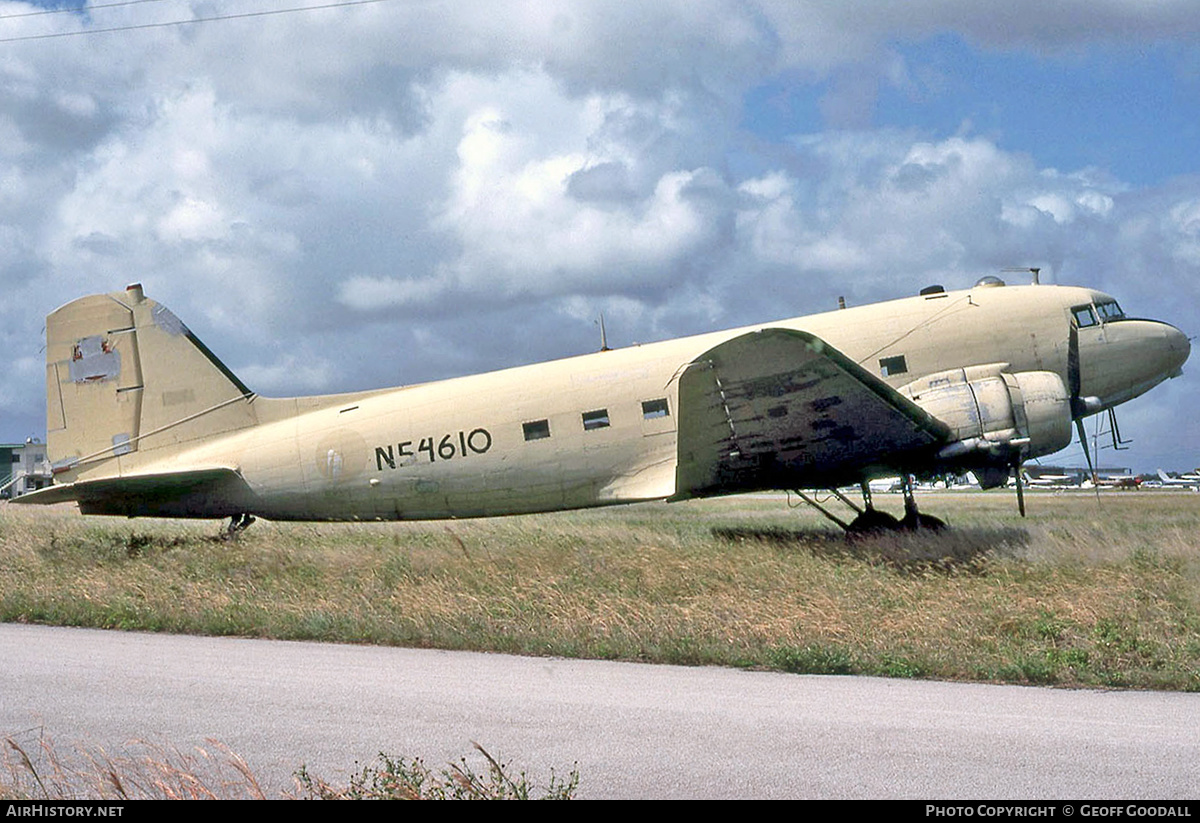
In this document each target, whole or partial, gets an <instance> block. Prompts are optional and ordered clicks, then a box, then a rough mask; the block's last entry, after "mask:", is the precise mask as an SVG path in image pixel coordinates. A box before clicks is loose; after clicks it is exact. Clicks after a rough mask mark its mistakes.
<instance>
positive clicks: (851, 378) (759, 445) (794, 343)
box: [676, 328, 949, 497]
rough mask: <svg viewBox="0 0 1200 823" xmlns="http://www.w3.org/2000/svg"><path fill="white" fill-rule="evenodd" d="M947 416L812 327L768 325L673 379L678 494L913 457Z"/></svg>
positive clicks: (837, 476)
mask: <svg viewBox="0 0 1200 823" xmlns="http://www.w3.org/2000/svg"><path fill="white" fill-rule="evenodd" d="M948 436H949V431H948V429H947V428H946V426H945V425H944V424H943V423H941V422H940V421H938V420H937V419H936V418H934V417H932V416H931V415H930V414H928V413H927V412H925V411H924V410H922V409H921V408H920V407H919V406H917V405H916V404H915V403H913V402H912V401H911V400H908V399H907V398H905V397H903V396H902V395H900V394H899V393H897V392H896V391H895V390H893V389H892V388H891V387H889V386H888V385H887V384H886V383H884V382H883V381H882V380H880V379H879V378H877V377H875V376H874V375H872V374H871V373H869V372H867V371H866V370H865V369H863V368H862V367H861V366H859V365H858V364H856V363H854V362H853V361H852V360H850V359H849V358H848V357H846V356H845V355H843V354H842V353H841V352H839V351H837V350H836V349H834V348H832V347H831V346H829V345H828V344H827V343H825V342H824V341H823V340H821V339H820V338H819V337H816V336H814V335H812V334H808V333H807V332H801V331H795V330H792V329H779V328H768V329H763V330H760V331H756V332H750V333H748V334H744V335H741V336H739V337H736V338H734V339H732V340H728V341H726V342H724V343H722V344H721V345H719V346H716V347H714V348H712V349H710V350H709V351H707V352H705V353H704V354H703V355H701V356H700V357H698V358H696V359H695V360H694V361H692V363H691V364H689V365H688V367H687V368H686V369H685V371H684V372H683V374H682V375H681V377H680V381H679V466H678V475H677V486H676V488H677V493H676V496H677V497H689V496H700V495H705V494H720V493H724V492H740V491H752V490H765V489H784V488H831V487H835V486H839V485H846V484H849V483H852V482H858V481H859V480H861V479H863V478H864V477H867V476H868V475H871V474H874V473H876V470H883V469H885V468H888V469H897V468H900V467H902V466H903V465H905V464H906V463H911V462H912V461H913V460H915V459H919V456H920V455H921V454H922V453H924V452H927V451H928V450H929V449H930V448H931V447H933V446H937V445H940V444H941V443H944V442H945V441H946V439H947V437H948Z"/></svg>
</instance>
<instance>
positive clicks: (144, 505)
mask: <svg viewBox="0 0 1200 823" xmlns="http://www.w3.org/2000/svg"><path fill="white" fill-rule="evenodd" d="M254 500H255V495H254V493H253V491H251V489H250V486H249V485H248V484H247V483H246V481H245V480H244V479H243V478H242V476H241V475H240V474H238V473H237V471H235V470H234V469H231V468H226V467H215V468H203V469H190V470H187V471H179V472H166V473H159V474H139V475H125V476H122V477H105V478H100V479H97V480H78V481H76V482H74V483H67V484H65V485H62V486H50V487H49V488H45V489H42V490H40V491H36V492H32V493H31V494H24V495H21V496H20V497H17V498H14V499H13V501H12V502H13V503H64V502H67V501H78V503H79V510H80V512H82V513H83V514H112V515H121V516H126V517H213V518H216V517H231V516H233V515H234V514H240V513H242V512H246V511H251V510H253V509H254V508H255V505H254Z"/></svg>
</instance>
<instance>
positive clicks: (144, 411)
mask: <svg viewBox="0 0 1200 823" xmlns="http://www.w3.org/2000/svg"><path fill="white" fill-rule="evenodd" d="M254 396H255V395H254V393H253V392H251V391H250V390H249V389H248V388H247V387H246V386H245V384H243V383H242V382H241V381H240V380H238V378H237V377H236V376H235V375H234V374H233V373H232V372H230V371H229V369H228V368H226V367H225V365H224V364H223V363H221V361H220V360H218V359H217V358H216V357H215V356H214V355H213V354H212V352H211V351H209V350H208V348H207V347H206V346H205V345H204V344H203V343H201V342H200V340H199V339H197V338H196V337H195V335H193V334H192V333H191V331H189V330H188V328H187V326H185V325H184V324H183V323H182V322H181V321H180V320H179V318H177V317H176V316H175V315H174V314H173V313H172V312H171V311H170V310H169V309H168V308H167V307H166V306H163V305H162V304H160V303H158V302H156V301H154V300H150V299H148V298H146V297H145V295H144V294H143V292H142V287H141V286H140V285H138V284H135V285H132V286H129V287H128V288H127V289H125V291H123V292H114V293H110V294H98V295H92V296H90V297H82V298H80V299H78V300H74V301H72V302H70V303H68V304H66V305H65V306H62V307H61V308H59V309H56V310H55V311H54V312H52V313H51V314H49V315H48V316H47V317H46V440H47V451H48V453H49V456H50V459H51V461H52V463H53V465H54V469H55V474H56V475H61V474H63V473H66V474H67V475H68V476H67V477H60V478H57V479H58V482H63V481H70V480H74V479H77V478H80V477H98V476H109V475H117V474H122V473H124V471H125V470H127V469H129V468H132V467H133V466H134V465H138V464H144V463H145V462H146V461H147V460H149V459H157V458H160V457H165V456H169V453H170V450H171V449H174V448H177V447H179V446H180V445H181V444H184V443H190V442H192V441H196V440H200V439H203V438H205V437H208V436H210V435H214V434H219V433H222V432H228V431H233V430H235V429H240V428H244V427H246V426H252V425H254V424H255V422H256V415H255V412H254V406H253V404H252V403H251V402H250V401H251V400H253V398H254ZM114 459H115V463H114V462H111V461H114Z"/></svg>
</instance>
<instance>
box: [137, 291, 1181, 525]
mask: <svg viewBox="0 0 1200 823" xmlns="http://www.w3.org/2000/svg"><path fill="white" fill-rule="evenodd" d="M1106 300H1107V301H1111V298H1108V297H1107V296H1106V295H1103V294H1101V293H1100V292H1096V291H1093V290H1090V289H1084V288H1074V287H1060V286H1018V287H1013V286H1002V287H997V286H992V287H976V288H975V289H972V290H968V291H956V292H941V293H937V294H932V295H926V296H919V297H912V298H907V299H901V300H895V301H891V302H886V303H880V304H874V305H869V306H863V307H858V308H849V309H845V310H839V311H831V312H826V313H823V314H816V315H810V316H807V317H799V318H794V319H790V320H784V321H779V322H776V323H769V324H762V325H760V326H753V327H746V328H742V329H734V330H730V331H723V332H714V333H710V334H703V335H698V336H694V337H687V338H681V339H676V340H668V341H664V342H661V343H654V344H647V345H640V346H631V347H628V348H622V349H616V350H612V351H605V352H598V353H594V354H588V355H583V356H579V357H572V358H568V359H564V360H557V361H552V362H548V363H539V364H535V365H529V366H522V367H518V368H512V369H506V370H503V371H498V372H491V373H487V374H481V375H475V376H470V377H460V378H455V379H451V380H444V381H439V382H435V383H426V384H420V385H414V386H408V387H402V388H396V389H387V390H380V391H373V392H365V393H360V394H350V395H339V396H328V397H321V398H297V399H271V398H262V397H255V398H253V399H252V400H251V401H250V402H251V406H252V408H253V411H254V416H255V418H256V420H257V425H253V426H248V427H244V428H241V429H239V430H237V431H232V432H228V433H223V434H219V435H212V436H207V437H204V438H201V439H198V440H196V441H193V442H191V443H182V444H175V445H174V446H173V447H172V448H170V449H166V448H154V444H153V443H152V442H150V441H149V440H147V442H146V443H145V444H144V445H143V447H142V448H141V449H139V450H137V451H135V452H133V453H131V454H127V455H124V456H121V457H118V458H117V459H118V460H119V461H122V463H123V466H122V469H121V471H122V473H123V474H125V473H155V472H162V473H167V472H172V471H180V470H183V469H187V468H189V467H195V466H230V467H234V468H236V469H237V470H238V472H239V473H240V474H241V475H242V477H243V478H244V479H245V481H246V482H247V484H248V485H249V487H250V488H251V489H252V490H253V491H254V493H255V495H256V496H257V499H256V500H255V502H254V504H253V506H252V507H250V506H247V508H252V510H253V512H254V513H255V514H260V515H263V516H266V517H269V518H277V519H293V518H294V519H375V518H382V519H425V518H444V517H472V516H487V515H497V514H515V513H524V512H534V511H546V510H554V509H563V508H576V507H586V506H596V505H605V504H611V503H619V502H631V501H635V500H649V499H658V498H667V497H672V496H674V495H676V494H677V490H676V487H675V457H676V447H677V444H676V423H677V415H678V402H677V401H678V377H679V374H680V372H681V371H682V370H683V369H684V368H685V367H686V366H687V364H689V363H690V362H691V361H692V360H693V359H694V358H696V357H697V356H699V355H700V354H702V353H703V352H705V351H707V350H708V349H711V348H712V347H714V346H716V345H718V344H720V343H722V342H724V341H726V340H729V339H732V338H734V337H736V336H738V335H739V334H744V333H746V332H747V331H752V330H754V329H761V328H786V329H798V330H803V331H806V332H809V333H811V334H814V335H816V336H818V337H820V338H822V339H823V340H824V341H826V342H827V343H829V344H830V345H832V346H833V347H835V348H836V349H838V350H840V351H841V352H842V353H843V354H845V355H847V356H848V357H849V358H850V359H851V360H853V361H855V362H856V363H858V364H859V365H860V366H862V367H863V368H864V369H866V370H867V371H870V372H872V373H874V374H876V375H880V377H881V378H882V379H883V380H884V381H885V382H886V383H887V384H888V385H890V386H891V387H893V388H899V387H901V386H903V385H905V384H907V383H909V382H910V381H913V380H915V379H918V378H920V377H923V376H926V375H929V374H932V373H936V372H941V371H945V370H949V369H954V368H959V367H966V366H972V365H980V364H991V363H1007V364H1009V369H1008V370H1011V371H1012V372H1023V371H1049V372H1054V373H1056V374H1058V375H1060V376H1061V377H1062V378H1063V380H1064V381H1066V380H1067V379H1068V374H1067V373H1068V338H1069V332H1070V329H1071V326H1072V309H1073V308H1076V307H1079V306H1081V305H1089V304H1094V303H1100V302H1103V301H1106ZM1078 347H1079V370H1080V375H1079V385H1080V388H1081V391H1080V395H1081V396H1087V397H1091V398H1094V399H1095V402H1094V403H1093V408H1092V409H1091V410H1090V411H1095V410H1098V409H1099V408H1107V407H1110V406H1113V405H1115V404H1117V403H1121V402H1124V401H1126V400H1129V399H1130V398H1132V397H1135V396H1137V395H1138V394H1141V393H1142V392H1144V391H1146V390H1148V389H1149V388H1151V387H1153V386H1154V385H1156V384H1157V383H1159V382H1161V381H1162V380H1164V379H1166V378H1168V377H1171V376H1174V375H1175V374H1177V373H1178V372H1179V367H1180V365H1181V364H1182V363H1183V361H1184V360H1186V358H1187V354H1188V350H1189V347H1188V343H1187V340H1186V338H1185V337H1184V336H1183V335H1182V333H1180V332H1179V331H1178V330H1177V329H1175V328H1174V327H1172V326H1169V325H1167V324H1164V323H1158V322H1156V321H1142V320H1129V319H1119V320H1114V321H1112V322H1106V323H1097V324H1095V325H1094V326H1089V327H1086V328H1080V329H1079V330H1078ZM900 358H902V361H901V359H900ZM662 401H665V409H666V413H665V414H663V413H661V412H662V410H663V408H664V407H663V405H662ZM644 404H649V405H648V406H647V405H644ZM585 416H588V417H587V419H586V421H585ZM602 424H606V425H602ZM531 435H532V436H531ZM543 435H548V436H543ZM913 470H916V468H915V467H914V469H913ZM728 491H738V489H729V490H728Z"/></svg>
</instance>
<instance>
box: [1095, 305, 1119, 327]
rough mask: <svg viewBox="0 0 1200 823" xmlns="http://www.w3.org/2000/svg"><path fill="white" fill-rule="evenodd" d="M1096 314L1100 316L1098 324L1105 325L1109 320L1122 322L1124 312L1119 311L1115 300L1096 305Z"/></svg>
mask: <svg viewBox="0 0 1200 823" xmlns="http://www.w3.org/2000/svg"><path fill="white" fill-rule="evenodd" d="M1096 312H1097V313H1098V314H1099V315H1100V322H1101V323H1107V322H1108V321H1110V320H1124V319H1125V312H1123V311H1121V307H1120V306H1118V305H1117V301H1116V300H1109V301H1107V302H1104V303H1097V304H1096Z"/></svg>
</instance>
